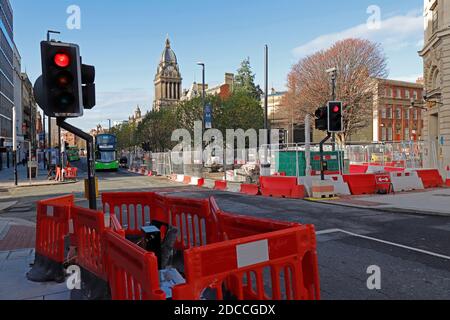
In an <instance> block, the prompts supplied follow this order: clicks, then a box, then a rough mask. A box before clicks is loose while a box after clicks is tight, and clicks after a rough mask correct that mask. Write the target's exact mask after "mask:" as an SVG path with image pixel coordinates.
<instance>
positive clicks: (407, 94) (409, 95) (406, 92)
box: [405, 90, 411, 99]
mask: <svg viewBox="0 0 450 320" xmlns="http://www.w3.org/2000/svg"><path fill="white" fill-rule="evenodd" d="M405 98H406V99H409V98H411V93H410V92H409V90H405Z"/></svg>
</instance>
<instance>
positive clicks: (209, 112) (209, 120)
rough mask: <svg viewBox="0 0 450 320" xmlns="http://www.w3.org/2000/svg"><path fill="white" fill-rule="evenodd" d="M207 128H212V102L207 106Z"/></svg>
mask: <svg viewBox="0 0 450 320" xmlns="http://www.w3.org/2000/svg"><path fill="white" fill-rule="evenodd" d="M205 129H212V107H211V105H210V104H207V105H206V106H205Z"/></svg>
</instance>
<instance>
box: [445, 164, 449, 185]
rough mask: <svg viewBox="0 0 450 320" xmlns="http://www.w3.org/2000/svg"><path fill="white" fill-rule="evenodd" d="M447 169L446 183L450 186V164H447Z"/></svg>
mask: <svg viewBox="0 0 450 320" xmlns="http://www.w3.org/2000/svg"><path fill="white" fill-rule="evenodd" d="M446 171H447V179H446V180H445V185H446V186H447V187H450V166H447V169H446Z"/></svg>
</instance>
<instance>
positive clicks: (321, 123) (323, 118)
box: [315, 107, 328, 131]
mask: <svg viewBox="0 0 450 320" xmlns="http://www.w3.org/2000/svg"><path fill="white" fill-rule="evenodd" d="M315 116H316V129H317V130H320V131H327V130H328V110H327V107H320V108H319V109H317V110H316V113H315Z"/></svg>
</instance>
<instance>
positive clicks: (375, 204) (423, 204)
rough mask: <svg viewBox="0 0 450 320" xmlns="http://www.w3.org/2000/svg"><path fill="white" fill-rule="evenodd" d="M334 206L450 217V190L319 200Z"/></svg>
mask: <svg viewBox="0 0 450 320" xmlns="http://www.w3.org/2000/svg"><path fill="white" fill-rule="evenodd" d="M318 202H321V203H325V204H332V205H340V206H347V207H353V208H361V209H372V210H382V211H392V212H403V213H411V214H423V215H435V216H445V217H450V188H439V189H430V190H425V191H411V192H403V193H396V194H389V195H371V196H351V197H341V198H338V199H334V200H318Z"/></svg>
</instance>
